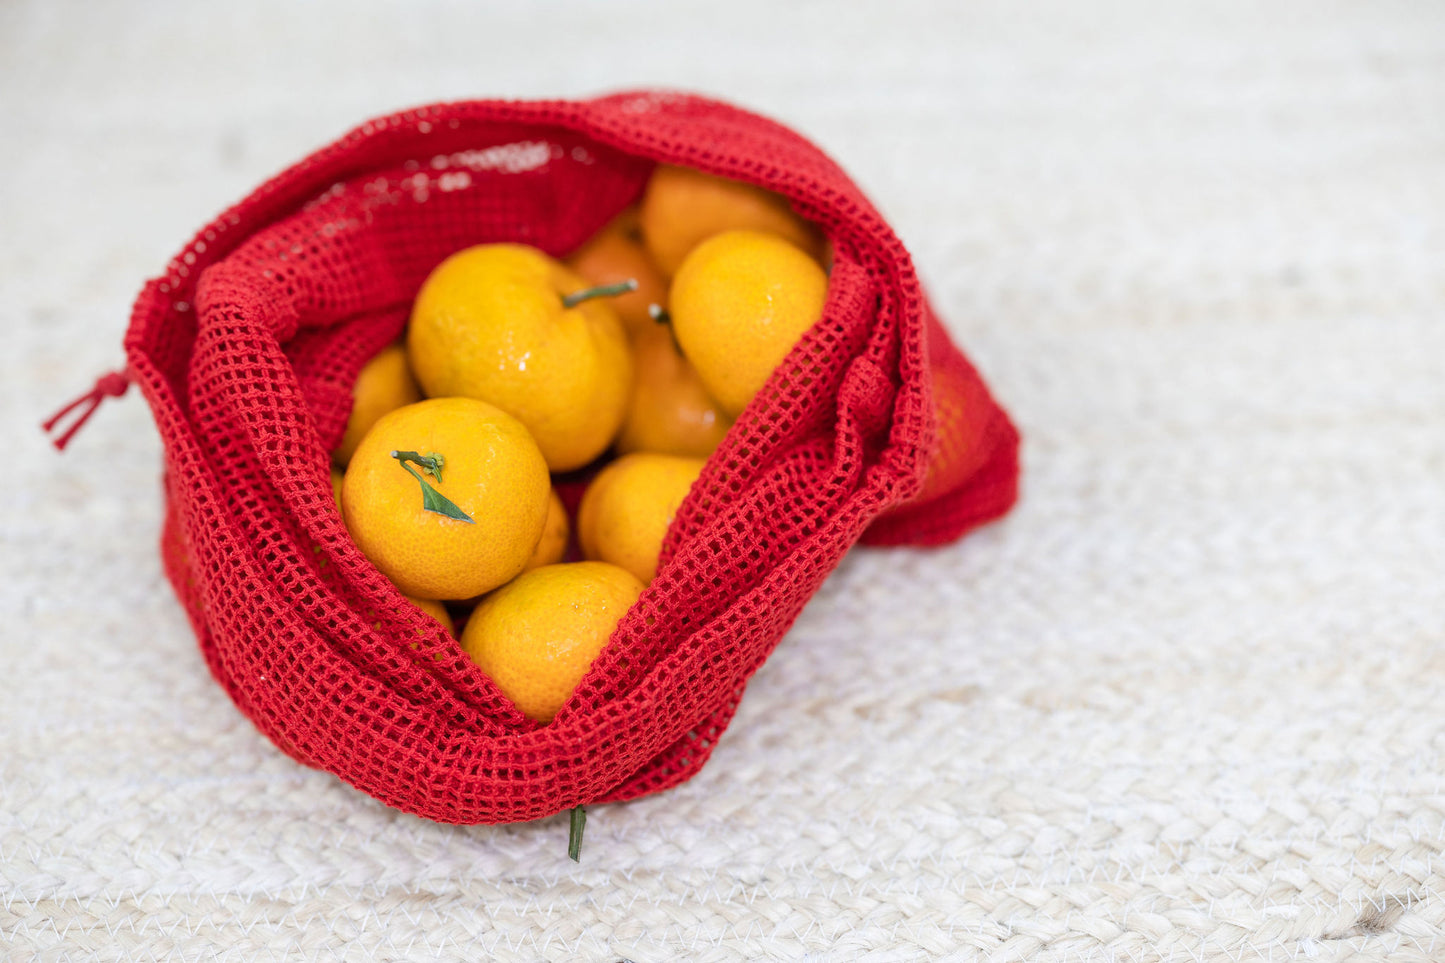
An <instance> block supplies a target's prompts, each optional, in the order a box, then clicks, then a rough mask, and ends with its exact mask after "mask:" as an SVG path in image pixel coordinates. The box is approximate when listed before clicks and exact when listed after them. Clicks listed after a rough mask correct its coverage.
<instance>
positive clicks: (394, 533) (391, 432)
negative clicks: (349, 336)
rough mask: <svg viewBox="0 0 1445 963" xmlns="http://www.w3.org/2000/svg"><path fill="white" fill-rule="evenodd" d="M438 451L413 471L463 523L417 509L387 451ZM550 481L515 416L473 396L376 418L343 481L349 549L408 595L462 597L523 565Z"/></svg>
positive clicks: (407, 480)
mask: <svg viewBox="0 0 1445 963" xmlns="http://www.w3.org/2000/svg"><path fill="white" fill-rule="evenodd" d="M393 451H414V452H417V453H419V454H422V455H431V454H439V455H441V456H442V457H443V459H444V463H443V466H442V472H441V473H442V477H441V480H440V481H438V480H437V479H436V478H434V477H432V476H431V475H429V474H427V473H425V472H424V471H422V470H421V469H420V468H418V467H417V466H416V465H414V464H413V465H410V466H408V467H410V468H411V469H412V471H415V472H417V474H420V475H421V476H422V478H423V479H425V480H426V482H427V483H428V484H429V485H431V486H432V487H433V488H434V489H435V490H436V491H437V492H439V493H440V494H442V495H443V496H445V497H446V498H448V499H450V500H451V501H452V502H454V503H455V504H456V505H457V507H458V508H460V509H461V510H462V511H463V512H465V513H466V514H467V515H469V516H470V517H471V519H472V521H471V522H466V521H462V520H460V519H455V518H449V517H447V516H445V515H442V514H439V513H437V512H434V511H428V510H426V509H425V508H424V507H423V501H422V498H423V489H422V485H421V482H420V481H418V480H417V479H416V478H415V477H413V475H412V474H411V472H409V471H407V467H404V466H403V465H402V463H401V462H400V461H399V460H398V459H396V458H394V457H392V454H391V453H392V452H393ZM550 491H551V478H550V476H549V475H548V473H547V463H546V462H545V461H544V460H543V459H542V453H541V452H540V451H538V450H537V444H536V442H534V441H533V440H532V437H531V435H529V434H528V433H527V430H526V429H525V428H523V427H522V425H521V423H520V422H518V421H517V420H516V419H515V418H513V417H512V416H510V415H508V414H507V413H506V412H504V411H502V410H501V409H499V408H497V407H495V406H493V405H489V404H487V403H486V402H484V401H477V400H475V399H473V398H432V399H429V400H427V401H420V402H417V403H416V404H414V405H407V406H406V407H404V408H398V409H396V410H395V411H393V412H390V413H388V414H386V415H383V416H382V417H381V419H380V420H379V421H377V423H376V424H375V425H374V426H373V427H372V429H371V431H369V432H367V434H366V437H365V438H363V439H362V440H361V444H360V445H359V446H357V449H356V454H355V455H353V456H352V458H351V463H350V465H348V466H347V469H346V477H345V479H344V480H343V481H342V487H341V501H342V514H343V517H344V518H345V521H346V527H347V528H348V529H349V530H350V532H351V535H352V538H354V539H355V540H356V544H357V547H358V548H360V549H361V551H362V553H363V554H364V555H365V556H366V557H367V558H368V559H370V560H371V562H372V564H374V565H375V566H376V567H377V568H378V569H380V570H381V571H382V572H383V573H384V574H385V575H386V576H387V577H388V578H390V579H391V580H392V581H393V582H395V583H396V585H397V587H398V588H400V589H401V591H402V592H403V593H405V594H407V595H411V596H414V597H416V598H424V599H465V598H471V597H473V596H476V595H480V594H481V593H483V592H487V591H490V590H491V589H494V588H496V587H497V586H498V585H501V584H502V583H503V582H506V581H507V580H508V579H510V578H512V577H513V576H515V575H516V574H517V573H518V572H520V571H521V570H522V566H524V565H525V564H526V563H527V559H528V558H530V557H531V555H532V551H533V549H534V548H535V547H536V545H537V541H538V539H539V538H540V537H541V534H542V525H543V522H544V521H545V520H546V517H547V496H548V492H550Z"/></svg>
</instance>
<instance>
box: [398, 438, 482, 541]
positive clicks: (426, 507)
mask: <svg viewBox="0 0 1445 963" xmlns="http://www.w3.org/2000/svg"><path fill="white" fill-rule="evenodd" d="M391 457H393V458H395V459H396V460H397V462H399V463H400V464H401V467H402V468H403V469H405V470H406V473H407V474H408V475H410V476H411V477H413V478H415V479H416V480H417V481H418V482H419V483H420V484H421V507H422V511H426V512H435V513H436V514H438V515H445V516H446V517H447V518H455V519H456V520H457V521H459V522H466V523H467V524H468V525H475V524H476V521H475V520H474V519H473V518H472V516H470V515H468V514H467V513H466V512H465V511H463V510H462V509H461V507H460V506H458V505H457V503H456V502H454V501H452V500H451V499H450V498H448V497H446V496H445V495H443V494H442V493H441V492H439V491H437V490H436V489H435V488H433V487H432V486H431V484H430V483H429V482H428V481H427V480H426V479H425V478H423V477H421V475H419V474H418V473H417V470H416V469H415V468H413V467H411V465H408V464H407V462H409V461H410V462H415V463H416V464H418V465H420V466H421V470H422V471H424V472H426V473H427V474H429V475H431V476H432V477H433V478H435V479H436V480H437V481H438V482H440V481H441V480H442V466H443V465H445V464H446V459H445V458H443V457H442V456H441V455H439V454H437V453H436V452H434V451H433V452H428V453H427V454H425V455H422V454H419V453H417V452H414V451H393V452H392V453H391Z"/></svg>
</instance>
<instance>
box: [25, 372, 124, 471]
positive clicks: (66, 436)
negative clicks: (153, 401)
mask: <svg viewBox="0 0 1445 963" xmlns="http://www.w3.org/2000/svg"><path fill="white" fill-rule="evenodd" d="M129 387H130V374H129V372H126V371H111V372H109V373H107V374H103V375H101V376H100V377H99V378H97V379H96V380H95V387H93V388H91V389H90V390H89V391H87V392H86V393H85V394H83V395H81V396H80V397H79V398H76V399H75V400H74V401H72V402H71V403H70V404H68V405H66V406H65V407H64V408H61V409H60V410H59V411H57V412H56V413H55V414H53V415H51V416H50V419H49V420H48V421H46V422H45V423H44V424H42V425H41V426H40V427H41V429H42V430H43V431H46V432H52V431H54V430H55V426H56V425H58V424H59V423H60V421H61V419H62V418H64V417H65V416H66V415H68V414H70V413H71V412H72V411H74V410H75V409H77V408H80V407H81V406H82V405H84V406H85V407H84V408H83V409H82V410H81V412H80V414H79V415H76V417H75V421H74V422H72V423H71V425H70V427H69V428H67V429H65V431H64V432H62V433H61V434H60V435H59V436H58V437H56V438H52V439H51V444H53V445H55V447H56V449H57V450H59V451H64V450H65V446H66V445H68V444H70V439H71V438H73V437H74V436H75V433H76V432H77V431H79V430H80V426H81V425H83V424H85V423H86V422H87V421H89V420H90V416H91V415H93V414H95V409H97V408H99V407H100V403H101V402H102V401H104V400H105V399H106V398H119V397H120V396H121V395H123V394H125V391H126V389H127V388H129Z"/></svg>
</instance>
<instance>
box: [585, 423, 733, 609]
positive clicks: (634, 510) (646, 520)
mask: <svg viewBox="0 0 1445 963" xmlns="http://www.w3.org/2000/svg"><path fill="white" fill-rule="evenodd" d="M704 461H705V460H704V459H702V458H680V457H678V456H675V455H655V454H651V453H648V452H634V453H633V454H629V455H623V456H622V457H621V458H618V459H617V460H616V461H614V462H612V463H611V464H609V465H608V466H607V467H606V468H604V469H602V470H601V471H600V472H598V473H597V477H596V478H594V479H592V483H591V484H590V485H588V486H587V490H586V491H585V492H583V493H582V503H581V504H580V505H579V506H578V507H577V539H578V542H579V543H580V545H581V548H582V555H583V557H584V558H591V559H598V560H600V561H603V562H611V563H612V564H614V565H620V566H621V567H622V568H625V569H626V570H627V571H629V572H631V573H632V574H633V575H635V576H636V577H637V578H638V579H639V580H641V581H642V582H643V583H647V582H651V581H652V578H653V576H655V575H656V574H657V560H658V555H660V554H661V552H662V540H663V538H664V537H665V536H666V535H667V529H668V527H669V526H670V525H672V519H673V516H675V515H676V514H677V509H678V506H679V505H681V504H682V500H683V499H684V498H686V497H687V493H688V491H689V490H690V489H691V488H692V484H693V482H695V481H697V476H698V474H699V473H700V472H701V471H702V466H703V464H704Z"/></svg>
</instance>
